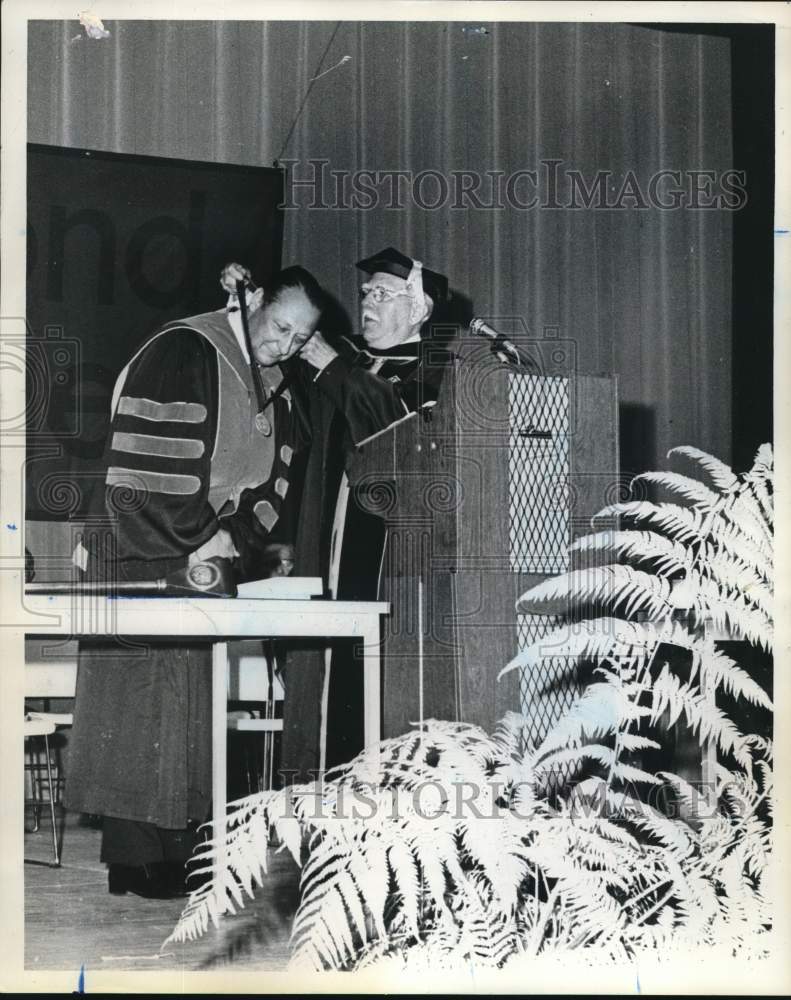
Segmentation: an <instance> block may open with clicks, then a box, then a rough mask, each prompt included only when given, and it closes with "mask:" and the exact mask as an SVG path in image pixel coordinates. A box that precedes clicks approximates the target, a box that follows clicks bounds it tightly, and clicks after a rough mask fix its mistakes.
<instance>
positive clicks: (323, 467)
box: [282, 340, 452, 779]
mask: <svg viewBox="0 0 791 1000" xmlns="http://www.w3.org/2000/svg"><path fill="white" fill-rule="evenodd" d="M339 350H340V355H339V357H338V358H336V359H335V360H333V361H332V362H331V363H330V364H329V365H328V366H327V367H326V368H324V369H323V371H322V372H321V373H320V374H319V375H318V376H317V377H316V379H315V385H316V386H317V387H318V389H319V394H318V397H317V398H313V399H312V400H311V405H312V407H313V408H314V416H313V426H314V433H316V434H317V435H318V434H319V433H320V434H321V437H320V439H317V440H316V441H315V442H314V447H313V449H312V451H311V457H310V462H309V466H308V480H307V482H306V487H305V505H306V507H309V508H310V509H311V510H315V509H316V506H317V505H319V504H320V506H321V517H320V518H317V519H315V520H312V521H309V522H306V523H305V524H304V526H303V532H302V535H301V538H300V540H299V543H298V559H301V563H300V564H298V568H297V571H298V572H301V573H302V574H305V575H313V574H317V575H319V574H320V575H321V576H322V577H323V578H324V580H325V581H326V580H327V576H328V567H329V555H330V545H331V539H332V532H333V526H334V515H335V504H336V501H337V498H338V490H339V486H340V483H341V477H342V473H343V471H344V468H345V467H347V465H348V462H349V460H350V459H351V456H352V455H353V454H354V453H355V451H356V449H357V447H358V446H360V445H363V444H364V442H365V441H366V440H367V439H369V438H371V437H373V436H375V435H378V434H387V433H388V431H389V430H390V429H392V428H393V427H394V426H395V425H396V424H398V423H399V422H400V421H401V420H404V419H418V420H430V419H431V409H432V406H433V404H434V403H435V402H436V400H437V398H438V396H439V394H440V392H441V386H442V380H443V377H444V375H445V373H446V371H447V367H448V365H449V364H450V363H451V361H452V355H451V354H450V352H449V351H448V350H447V349H446V348H445V346H444V344H443V343H441V342H439V341H432V340H421V341H416V342H412V343H408V344H400V345H398V346H397V347H393V348H389V349H385V350H375V349H370V348H366V349H362V350H361V349H359V348H357V347H355V346H354V345H353V344H351V343H350V342H349V341H346V340H343V341H341V343H340V346H339ZM412 414H414V415H413V416H410V415H412ZM405 472H406V474H407V475H408V470H405ZM384 541H385V525H384V521H383V520H382V518H380V517H377V516H375V515H372V514H370V512H368V511H366V510H363V509H362V508H361V506H360V505H359V504H357V503H356V502H355V499H354V496H353V494H352V495H351V496H350V502H349V507H348V509H347V517H346V523H345V529H344V546H343V549H342V556H341V567H340V579H339V587H338V597H339V598H340V599H349V600H354V599H357V600H375V599H376V598H377V590H378V584H379V569H380V565H381V561H382V554H383V546H384ZM350 646H351V644H350V643H348V642H344V641H343V640H341V641H338V642H336V643H334V647H335V648H334V651H333V669H332V671H331V674H330V698H329V710H328V720H327V762H328V764H332V763H337V762H340V761H342V760H348V759H349V758H350V757H351V756H353V755H354V753H356V752H357V751H358V750H359V749H360V748H361V746H362V672H361V670H360V665H359V663H357V662H355V663H352V662H351V658H350V655H349V650H350ZM323 674H324V657H323V654H322V653H320V652H318V651H317V652H315V653H313V654H312V655H307V654H303V655H302V656H301V657H297V656H293V655H292V656H290V658H289V663H288V666H287V678H286V691H287V695H286V700H285V704H284V734H283V756H282V760H283V767H284V769H285V770H286V771H288V772H290V774H291V775H293V776H295V777H298V778H301V779H306V778H308V777H310V774H311V772H312V771H315V770H316V769H317V768H318V765H319V740H320V725H321V715H320V703H321V691H322V685H323Z"/></svg>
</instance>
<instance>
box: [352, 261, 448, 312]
mask: <svg viewBox="0 0 791 1000" xmlns="http://www.w3.org/2000/svg"><path fill="white" fill-rule="evenodd" d="M413 263H414V261H413V260H412V258H411V257H407V255H406V254H403V253H401V252H400V251H399V250H396V249H395V247H385V248H384V250H380V251H379V253H375V254H374V255H373V256H372V257H366V258H365V260H358V261H357V267H359V269H360V270H361V271H365V273H366V274H375V273H376V272H377V271H381V272H382V273H383V274H394V275H395V276H396V277H397V278H403V279H404V280H406V279H407V278H408V277H409V272H410V271H411V270H412V264H413ZM422 277H423V291H424V292H425V293H426V295H430V296H431V298H432V299H433V301H434V302H444V301H445V299H447V297H448V279H447V278H446V277H445V275H444V274H439V273H438V272H437V271H430V270H429V269H428V268H427V267H424V268H423V270H422Z"/></svg>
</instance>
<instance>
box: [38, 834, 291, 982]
mask: <svg viewBox="0 0 791 1000" xmlns="http://www.w3.org/2000/svg"><path fill="white" fill-rule="evenodd" d="M100 839H101V832H100V831H99V830H97V829H94V828H92V827H90V826H84V825H81V824H80V823H79V822H78V817H76V816H69V817H68V820H67V824H66V829H65V832H64V837H63V865H62V867H61V868H59V869H57V868H46V867H43V866H39V865H31V864H26V865H25V866H24V878H25V968H26V969H29V970H34V969H35V970H45V969H53V970H66V969H71V970H73V971H74V975H75V983H76V982H77V977H78V975H79V972H80V969H81V968H82V967H84V968H85V969H86V970H101V971H108V972H110V971H113V970H124V971H127V970H128V971H142V970H156V969H159V970H163V971H164V970H172V969H178V970H183V971H199V970H213V969H222V968H228V967H233V968H234V969H240V970H247V971H252V970H268V971H278V970H282V969H284V967H285V965H286V963H287V961H288V936H289V933H290V930H291V922H292V918H293V915H294V910H295V908H296V903H297V887H298V881H299V871H298V869H297V867H296V865H294V863H293V861H292V859H291V857H290V855H288V854H287V853H286V852H279V853H277V854H274V855H272V858H271V864H270V872H269V875H268V877H267V879H266V881H265V883H264V888H263V889H259V890H258V892H257V893H256V896H255V898H254V899H253V900H250V901H249V902H247V903H246V905H245V909H244V910H242V911H241V912H239V913H237V914H236V915H234V916H230V917H228V918H226V919H224V920H223V921H221V923H220V928H219V930H215V929H214V928H213V927H210V928H209V930H208V931H207V932H206V934H205V935H204V936H203V937H202V938H199V939H198V940H197V941H191V942H187V943H185V944H180V945H173V944H169V945H168V946H167V948H166V949H165V950H164V952H162V953H160V948H161V946H162V943H163V941H164V940H165V938H166V937H167V936H168V934H169V933H170V932H171V930H172V929H173V927H174V926H175V924H176V921H177V920H178V916H179V914H180V912H181V909H182V907H183V905H184V900H180V899H173V900H156V899H141V898H139V897H138V896H132V895H126V896H111V895H110V894H109V893H108V891H107V870H106V868H105V866H104V865H103V864H100V862H99V843H100ZM51 852H52V842H51V838H50V827H49V818H48V816H46V815H43V816H42V821H41V828H40V830H39V831H38V833H31V834H25V857H26V858H29V859H36V860H41V861H49V860H51V857H52V853H51Z"/></svg>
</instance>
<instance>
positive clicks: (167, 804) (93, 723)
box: [64, 328, 310, 829]
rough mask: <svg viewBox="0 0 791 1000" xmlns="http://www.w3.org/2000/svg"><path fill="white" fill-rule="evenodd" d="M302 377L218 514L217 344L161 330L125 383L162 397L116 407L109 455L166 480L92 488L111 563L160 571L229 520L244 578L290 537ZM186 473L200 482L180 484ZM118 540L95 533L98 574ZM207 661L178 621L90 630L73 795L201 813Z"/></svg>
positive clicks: (104, 804) (75, 802)
mask: <svg viewBox="0 0 791 1000" xmlns="http://www.w3.org/2000/svg"><path fill="white" fill-rule="evenodd" d="M299 367H302V366H299ZM304 382H305V373H304V372H302V373H300V372H299V371H298V370H297V373H296V376H295V378H294V381H293V383H292V384H291V386H290V388H289V391H288V393H284V394H283V395H282V396H280V397H279V398H278V399H277V400H276V401H275V403H274V404H273V406H271V407H269V408H268V410H267V413H268V414H269V417H270V419H271V423H272V425H273V433H274V435H275V437H276V442H275V444H276V447H275V461H274V464H273V467H272V469H271V473H270V475H269V477H268V478H267V479H266V480H265V481H264V482H262V483H261V484H260V486H258V487H256V488H254V489H249V490H247V491H245V493H243V494H242V496H241V499H240V503H239V508H238V510H237V511H236V513H235V514H234V515H233V517H232V518H222V517H220V518H218V517H217V513H216V512H215V510H214V509H213V508H212V507H211V505H210V504H209V503H208V491H209V482H210V476H211V456H212V453H213V451H214V446H215V440H214V434H215V428H216V424H217V420H216V415H217V407H218V405H219V401H218V381H217V356H216V351H215V349H214V347H213V346H212V345H211V344H210V343H209V342H208V341H207V339H206V338H205V337H203V336H202V335H201V334H199V333H197V332H194V331H189V330H185V329H183V328H181V329H179V330H178V331H173V332H168V333H167V334H163V335H162V336H160V337H158V338H156V339H155V340H153V341H152V342H151V343H150V345H149V346H148V347H147V348H146V349H145V350H144V351H143V353H142V354H141V355H140V356H139V357H138V358H137V360H136V361H135V362H134V363H133V365H132V366H131V367H130V370H129V372H128V375H127V378H126V381H125V383H124V387H123V393H124V396H125V397H127V398H128V399H131V400H137V401H141V400H143V401H148V402H150V403H152V404H155V405H154V406H153V407H147V405H146V404H145V403H142V402H138V403H137V404H127V405H126V406H125V407H123V408H119V410H118V411H116V414H115V416H114V418H113V421H112V425H111V428H110V434H109V437H108V443H107V449H106V453H105V459H104V467H105V469H106V470H109V469H112V468H118V467H125V468H133V469H134V468H139V469H140V470H142V471H143V472H144V473H146V475H147V480H146V481H147V482H148V483H150V484H154V485H156V486H159V487H160V489H159V490H154V491H153V492H151V493H150V494H149V495H148V497H147V498H145V497H142V496H135V495H134V492H133V491H130V490H128V489H126V488H123V487H115V486H113V483H112V481H110V482H107V483H105V482H102V483H101V484H99V486H98V488H97V490H96V491H95V494H94V511H95V512H96V513H99V514H102V515H104V516H107V515H112V518H113V531H112V533H111V534H110V536H109V539H108V545H112V546H114V547H115V549H116V555H117V558H116V559H113V560H112V561H111V563H110V565H111V567H112V569H111V574H112V576H113V577H115V578H119V579H123V580H140V579H155V578H158V577H161V576H163V575H165V574H167V573H169V572H172V571H175V570H178V569H180V568H182V567H183V566H184V565H185V563H186V561H187V558H188V555H189V553H190V552H192V551H194V550H195V549H196V548H198V547H200V545H201V544H203V542H205V541H206V540H208V539H209V538H211V536H212V535H213V534H214V533H215V531H216V530H217V529H218V528H219V527H226V528H228V530H229V531H230V532H231V534H232V536H233V539H234V543H235V545H236V547H237V549H239V551H240V553H241V556H240V559H239V560H238V566H237V568H238V569H239V571H240V572H239V576H240V578H253V577H254V576H255V575H256V569H257V562H258V559H259V557H260V551H261V545H262V543H263V542H265V541H267V540H269V541H293V536H294V534H295V533H296V510H297V507H298V504H299V497H300V492H301V480H302V478H303V473H304V464H305V460H306V454H307V449H308V447H309V444H310V433H309V424H308V422H307V420H306V410H305V403H304V394H305V389H304V384H303V383H304ZM176 404H178V405H176ZM121 410H123V412H120V411H121ZM273 411H274V412H273ZM146 413H147V414H148V417H149V419H147V418H146V416H145V414H146ZM150 418H153V419H150ZM160 418H170V419H160ZM198 418H200V419H198ZM124 435H126V437H125V436H124ZM129 435H138V438H137V439H135V440H136V442H137V443H136V444H135V446H134V448H136V449H137V450H129V449H130V447H132V446H131V445H130V443H129V441H130V438H129V437H128V436H129ZM142 437H149V438H156V439H157V441H158V442H159V444H156V446H154V444H152V447H150V448H149V449H148V451H149V452H155V453H154V454H145V453H144V452H141V451H140V440H141V438H142ZM174 441H182V442H194V443H193V444H192V445H188V444H181V445H174V444H173V442H174ZM162 442H166V443H165V444H163V443H162ZM168 449H169V450H170V452H171V453H170V454H163V451H167V450H168ZM174 449H175V450H176V451H177V452H178V453H177V454H173V453H172V452H173V450H174ZM286 459H287V460H286ZM157 476H161V477H163V478H162V479H161V480H157V479H156V477H157ZM168 477H170V478H168ZM107 478H108V479H111V477H107ZM187 479H189V482H190V483H191V485H190V492H183V491H182V492H179V490H180V488H181V487H180V486H179V484H180V483H183V482H184V481H186V480H187ZM284 479H285V480H287V481H288V487H289V488H288V490H287V491H285V493H284V491H283V489H282V482H283V480H284ZM194 480H197V481H198V484H199V485H198V488H197V489H194ZM278 481H279V482H280V488H278V486H277V484H278ZM160 490H161V491H160ZM143 501H145V502H143ZM260 503H264V504H270V505H271V506H272V508H273V509H275V510H276V512H277V514H278V517H277V522H276V523H274V524H272V523H270V522H267V523H268V527H265V526H264V525H262V524H261V522H260V521H259V520H258V518H257V517H256V516H255V513H254V512H255V510H256V507H257V505H258V504H260ZM259 509H260V508H259ZM108 545H103V546H102V545H100V546H99V548H98V551H97V547H96V545H95V544H94V545H91V544H89V545H88V548H90V550H91V551H90V556H91V560H90V566H89V569H90V570H91V571H92V573H93V574H94V575H95V574H96V573H99V572H101V571H102V569H103V563H104V560H106V557H107V555H108V551H107V550H108ZM105 565H106V564H105ZM105 575H106V570H105ZM210 667H211V659H210V650H209V647H208V646H207V645H206V644H201V643H194V642H186V643H185V642H184V641H183V640H182V639H181V638H180V637H179V636H178V634H177V633H175V634H174V636H173V641H172V642H162V641H159V640H158V641H157V643H156V644H155V645H152V644H146V643H139V642H135V643H132V642H130V641H128V640H127V641H123V640H118V641H116V642H90V643H82V644H81V650H80V663H79V672H78V682H77V697H76V701H75V714H74V728H73V731H72V738H71V741H70V755H69V767H68V776H67V782H66V790H65V796H64V802H65V805H66V807H67V808H68V809H72V810H75V811H80V812H87V813H94V814H98V815H107V816H114V817H118V818H122V819H131V820H138V821H142V822H149V823H153V824H155V825H157V826H160V827H165V828H174V829H179V828H183V827H185V826H186V824H187V821H188V820H190V819H194V820H199V821H202V820H204V819H205V818H206V816H207V814H208V811H209V805H210V794H211V725H210V720H211V676H210Z"/></svg>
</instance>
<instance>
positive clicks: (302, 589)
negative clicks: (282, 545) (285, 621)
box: [237, 576, 324, 601]
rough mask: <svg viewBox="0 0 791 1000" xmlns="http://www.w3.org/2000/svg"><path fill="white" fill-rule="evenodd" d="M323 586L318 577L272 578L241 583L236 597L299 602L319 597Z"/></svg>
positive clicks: (322, 591)
mask: <svg viewBox="0 0 791 1000" xmlns="http://www.w3.org/2000/svg"><path fill="white" fill-rule="evenodd" d="M323 593H324V584H323V582H322V579H321V577H320V576H273V577H270V578H269V579H268V580H250V581H249V583H241V584H239V587H238V588H237V596H238V597H244V598H246V599H250V598H260V599H266V600H270V601H271V600H281V601H300V600H305V601H306V600H309V599H310V598H311V597H321V595H322V594H323Z"/></svg>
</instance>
